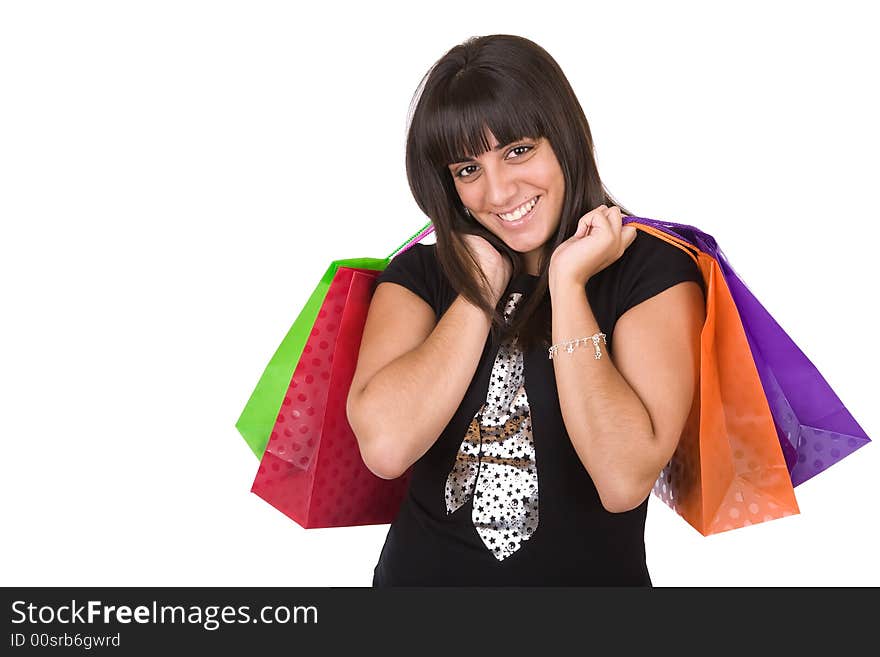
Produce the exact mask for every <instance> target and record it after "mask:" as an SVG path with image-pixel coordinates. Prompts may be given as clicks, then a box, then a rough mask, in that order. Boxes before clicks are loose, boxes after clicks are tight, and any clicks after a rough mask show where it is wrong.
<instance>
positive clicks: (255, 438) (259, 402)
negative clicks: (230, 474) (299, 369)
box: [235, 221, 431, 459]
mask: <svg viewBox="0 0 880 657" xmlns="http://www.w3.org/2000/svg"><path fill="white" fill-rule="evenodd" d="M430 225H431V222H430V221H429V222H428V223H427V224H425V225H424V226H423V227H422V228H421V230H419V231H418V232H417V233H415V234H414V235H413V236H411V237H410V238H409V239H408V240H406V241H405V242H404V243H403V244H401V245H400V246H399V247H397V248H396V249H394V251H392V252H391V254H390V255H389V256H388V257H387V258H349V259H347V260H334V261H333V262H332V263H330V266H329V267H328V268H327V270H326V271H325V272H324V275H323V276H322V277H321V280H320V281H319V282H318V284H317V286H316V287H315V290H314V292H312V294H311V296H310V297H309V300H308V301H307V302H306V304H305V306H304V307H303V309H302V310H301V311H300V313H299V315H298V316H297V318H296V320H295V321H294V322H293V326H291V327H290V330H289V331H288V332H287V335H285V336H284V339H283V340H282V341H281V344H280V345H279V346H278V349H276V350H275V354H274V355H273V356H272V358H271V360H270V361H269V364H268V365H266V369H265V370H264V371H263V375H262V376H261V377H260V380H259V381H257V385H256V387H255V388H254V391H253V392H252V393H251V396H250V399H248V402H247V404H245V407H244V410H242V412H241V415H240V416H239V418H238V421H237V422H236V423H235V428H236V429H238V431H239V433H240V434H241V435H242V437H243V438H244V440H245V442H246V443H247V444H248V446H249V447H250V448H251V451H253V453H254V454H255V455H256V457H257V458H258V459H261V458H262V457H263V452H265V451H266V445H267V444H268V442H269V435H270V434H271V433H272V427H273V426H274V424H275V420H276V418H277V417H278V412H279V410H280V409H281V403H282V402H283V401H284V393H285V392H287V388H288V386H289V385H290V380H291V378H292V377H293V373H294V371H295V370H296V365H297V363H298V362H299V359H300V356H301V355H302V352H303V348H304V347H305V344H306V340H307V339H308V337H309V334H310V333H311V331H312V327H313V326H314V324H315V320H316V319H317V317H318V311H320V309H321V306H322V305H323V303H324V299H325V298H326V297H327V291H328V290H329V289H330V284H331V283H332V282H333V277H334V276H335V275H336V271H337V270H338V269H339V268H340V267H352V268H359V269H372V270H374V271H382V270H384V269H385V267H387V266H388V263H389V262H390V261H391V258H392V257H394V255H395V254H396V253H397V252H398V251H400V250H401V249H402V248H403V247H405V246H407V245H408V244H410V243H411V242H413V241H418V240H420V239H422V237H424V235H423V233H424V232H425V230H426V229H427V228H428V227H429V226H430Z"/></svg>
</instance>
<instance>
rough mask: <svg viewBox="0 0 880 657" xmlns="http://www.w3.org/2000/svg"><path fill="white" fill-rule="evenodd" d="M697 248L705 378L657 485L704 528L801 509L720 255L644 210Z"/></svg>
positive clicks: (732, 525)
mask: <svg viewBox="0 0 880 657" xmlns="http://www.w3.org/2000/svg"><path fill="white" fill-rule="evenodd" d="M626 223H627V224H629V225H633V226H635V227H636V228H637V229H638V230H642V231H645V232H647V233H650V234H652V235H655V236H656V237H659V238H660V239H663V240H664V241H666V242H669V243H670V244H673V245H675V246H677V247H678V248H681V249H682V251H684V252H685V253H687V254H688V255H690V256H691V257H692V258H693V259H694V260H695V262H696V263H697V266H698V267H699V270H700V273H701V275H702V277H703V281H704V283H705V284H706V320H705V322H704V325H703V329H702V331H701V335H700V380H699V386H698V388H697V391H696V393H695V395H694V402H693V404H692V406H691V412H690V414H689V416H688V419H687V421H686V424H685V428H684V431H683V432H682V435H681V438H680V440H679V443H678V447H677V448H676V450H675V452H674V454H673V456H672V458H671V459H670V461H669V463H668V464H667V465H666V466H665V467H664V468H663V470H662V471H661V473H660V476H659V477H658V478H657V481H656V483H655V485H654V488H653V492H654V493H655V494H656V495H657V497H659V498H660V499H661V500H663V501H664V502H665V503H666V504H667V505H669V507H670V508H672V509H673V510H674V511H676V512H677V513H678V514H679V515H681V516H682V517H683V518H684V519H685V520H686V521H687V522H688V523H689V524H690V525H691V526H692V527H694V528H695V529H696V530H697V531H699V532H700V533H701V534H703V535H704V536H708V535H711V534H717V533H720V532H723V531H728V530H731V529H737V528H739V527H744V526H748V525H752V524H757V523H760V522H765V521H769V520H774V519H776V518H782V517H785V516H790V515H793V514H796V513H799V509H798V505H797V501H796V500H795V495H794V487H793V486H792V482H791V479H790V477H789V472H788V467H787V465H786V461H785V458H784V456H783V453H782V448H781V445H780V443H779V437H778V435H777V431H776V426H775V424H774V421H773V416H772V414H771V412H770V407H769V405H768V403H767V399H766V397H765V396H764V389H763V387H762V385H761V379H760V377H759V376H758V371H757V369H756V367H755V364H754V362H753V361H752V358H751V351H750V347H749V343H748V340H747V339H746V334H745V330H744V328H743V326H742V322H741V321H740V317H739V313H738V311H737V308H736V304H735V303H734V301H733V298H732V296H731V294H730V290H729V289H728V287H727V284H726V282H725V279H724V277H723V276H722V274H721V268H720V265H719V264H718V261H717V260H716V259H715V258H714V257H712V256H710V255H708V254H707V253H705V252H704V251H702V250H700V249H697V248H692V247H691V246H690V245H688V244H686V243H684V241H683V240H679V239H677V238H675V237H673V236H670V235H669V234H667V233H665V232H663V231H661V230H659V229H657V228H655V227H651V226H648V225H645V224H642V223H640V220H639V219H637V218H632V219H630V220H629V221H626Z"/></svg>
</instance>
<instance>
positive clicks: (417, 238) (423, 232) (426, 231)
mask: <svg viewBox="0 0 880 657" xmlns="http://www.w3.org/2000/svg"><path fill="white" fill-rule="evenodd" d="M433 232H434V226H433V224H432V223H431V221H430V220H429V221H428V223H426V224H425V225H424V226H422V227H421V228H419V230H418V232H416V233H414V234H413V235H411V236H410V237H409V238H408V239H407V240H406V241H405V242H404V243H403V244H401V245H400V246H398V247H397V248H396V249H394V250H393V251H392V252H391V253H390V255H389V256H388V257H387V258H386V260H391V258H393V257H394V256H395V254H397V253H398V251H399V252H400V253H403V252H404V251H406V250H407V249H409V248H411V247H412V246H413V245H414V244H415V243H416V242H421V241H422V240H423V239H425V238H426V237H427V236H428V235H430V234H431V233H433Z"/></svg>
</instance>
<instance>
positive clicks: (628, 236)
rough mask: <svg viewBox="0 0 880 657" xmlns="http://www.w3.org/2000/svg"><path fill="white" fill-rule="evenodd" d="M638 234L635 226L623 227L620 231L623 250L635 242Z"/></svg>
mask: <svg viewBox="0 0 880 657" xmlns="http://www.w3.org/2000/svg"><path fill="white" fill-rule="evenodd" d="M638 233H639V231H638V230H637V229H636V227H635V226H624V227H623V229H622V230H621V237H622V238H623V244H624V247H623V248H624V250H626V247H628V246H629V245H630V244H632V243H633V242H634V241H635V239H636V236H637V235H638Z"/></svg>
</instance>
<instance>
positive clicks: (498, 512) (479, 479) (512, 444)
mask: <svg viewBox="0 0 880 657" xmlns="http://www.w3.org/2000/svg"><path fill="white" fill-rule="evenodd" d="M522 296H523V295H522V293H520V292H514V293H512V294H510V296H509V297H508V300H507V304H506V306H505V310H504V318H505V321H510V318H511V317H512V315H513V312H514V311H515V309H516V305H517V303H518V302H519V301H520V299H521V298H522ZM471 494H473V508H472V510H471V519H472V521H473V523H474V527H475V528H476V530H477V534H479V536H480V538H481V539H482V541H483V544H484V545H485V546H486V548H487V549H489V550H490V551H491V552H492V555H493V556H494V557H495V558H496V559H497V560H498V561H503V560H504V559H506V558H507V557H509V556H510V555H512V554H513V553H515V552H516V551H517V550H519V548H520V547H521V546H522V544H523V542H525V541H527V540H528V539H529V538H530V537H531V536H532V535H533V534H534V532H535V531H536V530H537V528H538V470H537V465H536V463H535V441H534V437H533V434H532V418H531V412H530V409H529V400H528V396H527V395H526V391H525V381H524V366H523V354H522V351H521V350H520V349H519V348H518V347H517V345H516V340H515V338H514V339H513V340H512V341H508V342H505V343H504V344H502V345H501V346H500V347H499V349H498V354H497V355H496V357H495V361H494V363H493V365H492V372H491V374H490V378H489V389H488V391H487V394H486V403H485V404H483V406H482V407H481V408H480V410H479V411H478V412H477V414H476V415H475V416H474V419H473V420H472V421H471V423H470V425H469V427H468V430H467V432H466V433H465V437H464V440H463V441H462V443H461V446H460V447H459V450H458V454H457V456H456V459H455V463H454V465H453V467H452V470H451V472H450V473H449V475H448V476H447V478H446V512H447V514H451V513H454V512H455V511H456V510H458V509H459V508H460V507H461V506H463V505H464V504H466V503H467V502H468V501H469V500H470V499H471Z"/></svg>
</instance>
